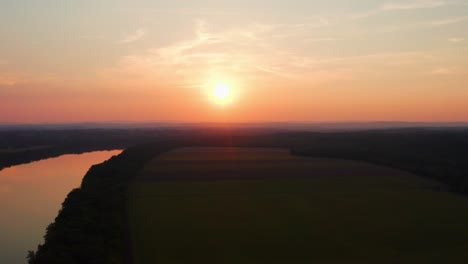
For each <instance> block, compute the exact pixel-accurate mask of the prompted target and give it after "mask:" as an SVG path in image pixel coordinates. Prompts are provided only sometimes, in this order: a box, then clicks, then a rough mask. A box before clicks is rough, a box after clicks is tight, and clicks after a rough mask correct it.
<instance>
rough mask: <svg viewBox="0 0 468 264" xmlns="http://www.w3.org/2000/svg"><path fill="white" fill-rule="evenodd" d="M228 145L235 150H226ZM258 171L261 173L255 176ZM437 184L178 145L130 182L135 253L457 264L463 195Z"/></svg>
mask: <svg viewBox="0 0 468 264" xmlns="http://www.w3.org/2000/svg"><path fill="white" fill-rule="evenodd" d="M232 151H234V152H238V153H237V154H236V155H235V156H234V158H231V157H232V155H226V152H232ZM272 152H275V153H272ZM188 153H190V154H191V155H188ZM223 155H224V157H225V158H221V157H223ZM244 155H245V156H244ZM280 156H283V157H284V159H281V158H279V157H280ZM194 157H196V158H194ZM226 157H227V158H226ZM252 157H255V158H254V160H255V162H256V163H257V164H258V165H257V166H255V165H254V164H255V162H254V163H252V162H251V160H252ZM288 163H289V167H288ZM209 164H213V166H214V167H212V166H209ZM220 164H221V165H220ZM268 164H270V165H268ZM271 167H274V168H275V169H274V170H271ZM252 171H253V172H252ZM265 171H266V172H267V174H268V175H266V176H268V177H265V175H260V174H261V173H262V172H265ZM288 171H293V172H294V175H291V174H290V173H288ZM203 172H204V173H203ZM223 172H225V173H224V174H223ZM180 174H195V175H196V176H197V177H187V175H184V177H176V176H178V175H179V176H180ZM226 174H227V175H228V177H226V176H225V175H226ZM246 175H247V176H246ZM171 177H173V178H171ZM439 189H440V185H439V184H438V183H435V182H432V181H429V180H426V179H422V178H419V177H417V176H414V175H411V174H408V173H406V172H402V171H398V170H394V169H390V168H385V167H378V166H374V165H369V164H366V163H361V162H353V161H342V160H331V159H304V158H295V157H291V156H289V154H288V153H287V151H282V152H281V151H279V150H259V149H257V150H255V149H252V150H236V149H180V150H176V151H172V152H170V153H167V154H166V155H163V156H161V157H158V158H156V159H155V160H153V161H152V162H150V163H149V164H148V165H147V167H146V168H145V170H144V172H143V173H142V175H141V176H140V177H138V179H137V180H136V181H135V182H134V183H133V184H132V186H131V188H130V190H129V197H130V199H129V202H128V209H129V222H130V227H131V238H132V245H133V249H134V258H135V262H136V263H464V260H466V257H468V225H467V224H466V219H468V199H466V198H465V197H462V196H458V195H454V194H451V193H447V192H443V191H438V190H439Z"/></svg>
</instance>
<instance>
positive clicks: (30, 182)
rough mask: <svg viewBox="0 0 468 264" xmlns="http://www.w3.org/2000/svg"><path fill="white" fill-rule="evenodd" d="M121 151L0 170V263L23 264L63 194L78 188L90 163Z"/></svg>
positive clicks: (66, 156) (93, 153)
mask: <svg viewBox="0 0 468 264" xmlns="http://www.w3.org/2000/svg"><path fill="white" fill-rule="evenodd" d="M121 152H122V151H121V150H113V151H95V152H88V153H83V154H78V155H62V156H60V157H57V158H50V159H46V160H42V161H37V162H32V163H28V164H22V165H18V166H14V167H11V168H6V169H3V170H1V171H0V263H2V264H21V263H26V262H27V261H26V255H27V252H28V250H36V248H37V245H38V244H40V243H43V240H44V239H43V236H44V234H45V229H46V227H47V225H49V224H50V223H52V222H53V221H54V219H55V217H56V216H57V213H58V211H59V210H60V208H61V206H62V202H63V201H64V199H65V197H66V196H67V194H68V193H69V192H70V191H71V190H72V189H73V188H77V187H79V186H80V183H81V180H82V179H83V176H84V175H85V174H86V172H87V171H88V169H89V167H91V165H93V164H97V163H101V162H103V161H105V160H107V159H109V158H110V157H112V156H113V155H118V154H119V153H121Z"/></svg>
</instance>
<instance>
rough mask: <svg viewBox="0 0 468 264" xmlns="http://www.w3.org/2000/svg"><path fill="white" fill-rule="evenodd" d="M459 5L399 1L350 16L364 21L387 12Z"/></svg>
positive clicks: (429, 0) (435, 0)
mask: <svg viewBox="0 0 468 264" xmlns="http://www.w3.org/2000/svg"><path fill="white" fill-rule="evenodd" d="M452 4H456V5H459V4H457V3H452V2H450V3H449V2H447V1H441V0H415V1H398V2H388V3H384V4H383V5H380V6H378V7H377V8H374V9H371V10H368V11H364V12H360V13H355V14H351V15H349V17H350V18H351V19H363V18H368V17H372V16H376V15H380V14H382V13H385V12H392V11H409V10H418V9H430V8H438V7H444V6H447V5H452Z"/></svg>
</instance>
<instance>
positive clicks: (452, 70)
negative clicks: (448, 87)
mask: <svg viewBox="0 0 468 264" xmlns="http://www.w3.org/2000/svg"><path fill="white" fill-rule="evenodd" d="M431 73H432V74H435V75H451V74H456V73H458V69H456V68H453V67H451V68H437V69H434V70H432V71H431Z"/></svg>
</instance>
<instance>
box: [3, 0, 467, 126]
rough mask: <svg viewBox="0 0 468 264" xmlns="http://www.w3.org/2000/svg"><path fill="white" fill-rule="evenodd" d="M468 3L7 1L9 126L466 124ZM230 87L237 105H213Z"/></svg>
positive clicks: (452, 0) (5, 85)
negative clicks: (217, 93)
mask: <svg viewBox="0 0 468 264" xmlns="http://www.w3.org/2000/svg"><path fill="white" fill-rule="evenodd" d="M467 14H468V3H467V2H466V1H465V0H372V1H371V0H359V1H358V0H353V1H345V0H343V1H309V0H295V1H282V0H269V1H265V0H257V1H246V0H237V1H226V0H225V1H214V0H200V1H176V0H172V1H169V0H161V1H149V0H146V1H143V0H140V1H131V2H130V1H121V0H120V1H114V0H102V1H89V0H87V1H60V0H55V1H53V0H43V1H38V0H24V1H14V0H4V1H2V3H1V4H0V34H1V36H2V41H1V43H0V113H1V115H0V122H85V121H91V122H103V121H109V120H128V121H135V122H138V121H148V120H159V121H165V120H170V121H181V122H220V121H222V122H225V121H230V122H259V121H260V122H272V121H291V122H304V121H307V122H323V121H351V120H352V121H374V120H379V121H391V120H398V121H410V122H413V121H426V122H454V121H468V104H467V103H466V100H467V98H468V33H467V32H468V15H467ZM219 85H227V86H229V87H230V89H231V90H232V94H233V96H232V102H230V103H229V104H225V105H220V104H217V103H214V102H213V100H211V98H210V92H211V90H212V89H213V88H214V87H216V86H219Z"/></svg>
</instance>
